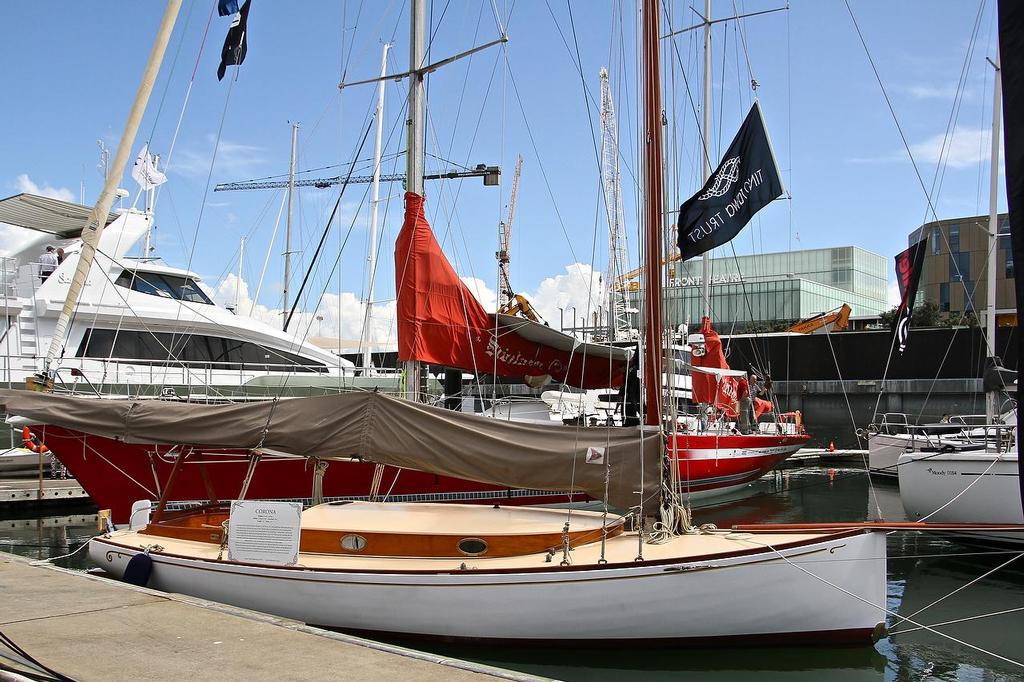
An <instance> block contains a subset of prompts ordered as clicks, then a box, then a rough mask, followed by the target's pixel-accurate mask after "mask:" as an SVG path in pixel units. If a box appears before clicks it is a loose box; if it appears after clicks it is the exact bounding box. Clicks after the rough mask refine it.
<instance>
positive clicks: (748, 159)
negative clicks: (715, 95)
mask: <svg viewBox="0 0 1024 682" xmlns="http://www.w3.org/2000/svg"><path fill="white" fill-rule="evenodd" d="M780 196H782V180H781V179H780V178H779V169H778V166H776V165H775V155H774V154H772V146H771V143H770V142H769V141H768V131H767V130H765V127H764V117H762V116H761V105H759V104H758V103H757V102H756V101H755V102H754V106H752V107H751V108H750V113H748V114H747V118H746V120H744V121H743V125H742V126H740V130H739V132H738V133H736V137H735V138H733V141H732V144H730V145H729V149H728V150H726V152H725V155H724V156H723V157H722V161H721V163H719V164H718V168H716V169H715V172H714V173H712V174H711V176H710V177H709V178H708V181H707V182H706V183H705V184H704V186H703V187H702V188H701V189H700V191H699V192H697V193H696V194H694V195H693V196H692V197H690V198H689V199H687V200H686V202H685V203H684V204H683V205H682V206H681V207H680V208H679V222H678V227H679V236H678V238H677V243H678V244H679V251H680V253H681V256H682V259H683V260H686V259H688V258H693V257H694V256H699V255H701V254H702V253H704V252H705V251H710V250H711V249H713V248H715V247H716V246H721V245H722V244H725V243H726V242H728V241H729V240H731V239H732V238H733V237H735V236H736V235H737V234H739V231H740V230H742V229H743V226H744V225H746V224H747V223H748V222H749V221H750V219H751V218H752V217H753V216H754V214H755V213H757V212H758V211H760V210H761V209H762V208H764V207H765V206H767V205H768V204H770V203H771V202H773V201H774V200H775V199H778V198H779V197H780Z"/></svg>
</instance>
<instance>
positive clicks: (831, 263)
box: [629, 246, 891, 331]
mask: <svg viewBox="0 0 1024 682" xmlns="http://www.w3.org/2000/svg"><path fill="white" fill-rule="evenodd" d="M701 270H702V265H701V260H700V259H699V258H695V259H693V260H690V261H687V262H686V263H673V264H671V265H670V266H669V267H668V283H667V286H666V287H665V291H664V298H665V303H666V312H665V314H666V318H665V325H666V326H673V327H674V326H678V325H680V324H684V323H686V324H690V325H691V326H692V325H694V324H696V323H697V322H699V321H700V318H701V315H702V310H703V308H704V306H703V304H702V300H701ZM887 289H888V259H886V258H884V257H883V256H879V255H878V254H875V253H871V252H870V251H865V250H864V249H861V248H859V247H856V246H840V247H834V248H830V249H808V250H804V251H789V252H783V253H768V254H761V255H752V256H735V257H731V256H730V257H726V258H713V259H712V260H711V319H712V322H713V323H714V324H715V325H716V327H718V328H719V329H722V328H723V327H727V326H728V327H735V330H736V331H742V329H743V328H746V327H751V326H762V327H763V326H773V325H779V324H782V323H792V322H796V321H798V320H803V319H806V318H808V317H812V316H814V315H817V314H819V313H824V312H828V311H830V310H835V309H836V308H839V307H840V306H842V305H843V304H844V303H846V304H848V305H849V306H850V307H851V308H852V309H853V312H852V315H877V314H879V313H881V312H884V311H885V310H888V309H889V308H890V307H891V306H890V305H889V304H888V301H887ZM629 299H630V306H631V307H632V308H634V309H640V308H641V299H642V292H640V291H638V290H634V291H630V292H629ZM636 316H637V315H636V314H634V320H633V322H634V324H637V323H639V320H638V319H635V318H636Z"/></svg>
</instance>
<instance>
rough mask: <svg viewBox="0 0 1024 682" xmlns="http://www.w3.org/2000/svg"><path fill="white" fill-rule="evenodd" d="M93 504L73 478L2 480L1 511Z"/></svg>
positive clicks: (0, 487)
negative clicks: (43, 506)
mask: <svg viewBox="0 0 1024 682" xmlns="http://www.w3.org/2000/svg"><path fill="white" fill-rule="evenodd" d="M71 504H82V505H84V504H91V500H90V499H89V496H88V495H87V494H86V492H85V489H84V488H82V486H80V485H78V481H76V480H75V479H73V478H65V479H51V478H44V479H43V480H42V489H41V490H40V482H39V479H38V478H6V479H0V509H4V510H10V509H19V508H23V507H31V506H39V505H55V506H56V505H71Z"/></svg>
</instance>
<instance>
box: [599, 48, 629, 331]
mask: <svg viewBox="0 0 1024 682" xmlns="http://www.w3.org/2000/svg"><path fill="white" fill-rule="evenodd" d="M600 77H601V181H602V185H603V190H604V206H605V213H606V214H607V218H608V269H607V271H606V272H605V276H604V281H605V283H606V285H607V287H608V318H609V319H608V323H609V324H608V332H609V335H610V337H611V339H610V340H612V341H622V340H624V339H626V338H628V337H629V318H628V317H627V316H626V294H625V290H624V287H622V286H621V285H620V284H619V280H620V278H621V277H622V272H623V271H624V270H625V269H626V262H627V258H628V255H627V253H626V230H625V218H624V214H623V211H622V192H621V183H620V175H619V132H618V125H617V124H616V122H615V104H614V102H613V101H612V90H611V87H610V85H609V83H608V69H605V68H602V69H601V72H600Z"/></svg>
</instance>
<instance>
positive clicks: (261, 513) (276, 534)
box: [228, 500, 302, 566]
mask: <svg viewBox="0 0 1024 682" xmlns="http://www.w3.org/2000/svg"><path fill="white" fill-rule="evenodd" d="M301 518H302V504H301V503H300V502H264V501H261V500H235V501H233V502H232V503H231V516H230V518H229V521H228V559H230V560H231V561H248V562H251V563H256V564H280V565H282V566H290V565H292V564H295V563H297V562H298V561H299V523H300V520H301Z"/></svg>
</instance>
